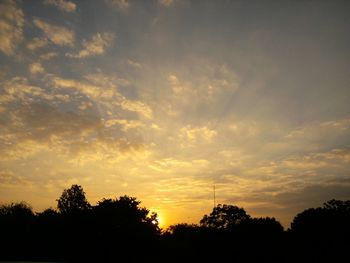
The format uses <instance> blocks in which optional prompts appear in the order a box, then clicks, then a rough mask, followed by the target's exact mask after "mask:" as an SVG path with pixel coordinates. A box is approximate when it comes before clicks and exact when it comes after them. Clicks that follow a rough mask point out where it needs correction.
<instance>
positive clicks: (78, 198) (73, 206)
mask: <svg viewBox="0 0 350 263" xmlns="http://www.w3.org/2000/svg"><path fill="white" fill-rule="evenodd" d="M90 207H91V205H90V204H89V202H88V201H87V199H86V197H85V192H84V190H83V188H82V187H81V186H80V185H77V184H74V185H72V186H71V187H70V188H69V189H65V190H64V191H63V193H62V195H61V197H60V198H59V199H58V200H57V208H58V210H59V212H60V213H62V214H68V213H74V212H78V211H84V210H88V209H89V208H90Z"/></svg>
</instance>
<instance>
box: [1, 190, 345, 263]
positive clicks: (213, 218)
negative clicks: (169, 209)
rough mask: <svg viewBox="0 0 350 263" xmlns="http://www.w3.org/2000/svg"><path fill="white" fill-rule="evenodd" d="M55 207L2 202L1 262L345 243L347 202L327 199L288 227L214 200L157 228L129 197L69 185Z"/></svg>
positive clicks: (301, 253)
mask: <svg viewBox="0 0 350 263" xmlns="http://www.w3.org/2000/svg"><path fill="white" fill-rule="evenodd" d="M57 207H58V210H54V209H52V208H48V209H46V210H44V211H43V212H41V213H36V214H35V213H33V211H32V209H31V207H30V206H29V205H27V204H26V203H24V202H22V203H11V204H7V205H6V204H4V205H0V231H1V232H0V233H1V238H0V247H1V253H0V260H34V261H63V262H67V261H73V262H76V261H97V262H115V261H118V260H121V259H127V261H136V262H139V261H152V262H164V261H166V262H189V261H193V262H199V261H213V262H219V261H225V262H322V261H325V260H326V261H328V262H340V261H341V259H346V258H348V255H347V253H346V252H347V249H348V247H350V241H349V238H348V237H349V236H350V226H349V222H350V201H340V200H330V201H328V202H326V203H324V205H323V206H322V207H318V208H310V209H306V210H304V211H303V212H301V213H299V214H298V215H296V217H295V218H294V220H293V222H292V224H291V228H290V229H289V230H288V231H284V229H283V227H282V225H281V224H280V223H279V222H278V221H277V220H276V219H275V218H270V217H265V218H254V217H251V216H250V215H248V214H247V213H246V211H245V210H244V209H243V208H239V207H237V206H234V205H226V204H224V205H218V206H217V207H215V208H214V209H213V211H212V212H211V213H210V214H209V215H204V216H203V218H202V220H201V221H200V224H199V225H196V224H177V225H173V226H170V227H169V228H168V229H167V230H166V231H163V232H161V229H160V228H159V224H158V220H157V215H156V214H155V213H151V212H150V211H149V210H148V209H147V208H145V207H142V206H141V202H140V201H139V200H137V199H136V198H135V197H130V196H127V195H124V196H121V197H119V198H114V199H102V200H101V201H99V202H98V203H97V204H96V205H94V206H93V205H90V204H89V202H88V201H87V199H86V197H85V193H84V191H83V188H82V187H81V186H79V185H72V187H70V188H69V189H65V190H64V191H63V193H62V195H61V197H60V198H59V199H58V206H57Z"/></svg>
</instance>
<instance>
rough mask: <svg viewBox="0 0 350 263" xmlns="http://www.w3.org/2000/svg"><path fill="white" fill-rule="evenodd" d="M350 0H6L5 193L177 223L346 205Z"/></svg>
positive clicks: (0, 41) (2, 91) (1, 66)
mask: <svg viewBox="0 0 350 263" xmlns="http://www.w3.org/2000/svg"><path fill="white" fill-rule="evenodd" d="M349 13H350V2H347V1H340V0H339V1H317V2H313V1H310V2H307V1H305V2H296V1H278V2H276V1H263V2H262V1H225V0H221V1H209V0H208V1H206V0H203V1H190V0H150V1H137V0H135V1H133V0H104V1H99V2H96V1H90V0H87V1H77V0H43V1H15V0H3V1H0V157H1V158H0V203H8V202H19V201H25V202H28V203H29V204H30V205H31V206H32V207H33V209H34V210H35V211H38V212H39V211H42V210H43V209H45V208H48V207H53V208H56V201H55V200H56V199H57V198H58V197H59V196H60V195H61V193H62V191H63V189H66V188H68V187H70V185H72V184H79V185H82V186H83V188H84V190H85V192H86V196H87V199H88V200H89V202H90V203H91V204H96V202H97V201H99V200H101V199H102V198H116V197H119V196H122V195H125V194H126V195H129V196H133V197H136V198H137V199H138V200H140V201H141V202H142V203H141V205H142V206H145V207H146V208H148V209H149V210H150V211H154V212H157V213H158V214H159V216H160V218H161V220H162V221H163V224H164V225H166V226H169V225H173V224H176V223H196V224H197V223H199V220H200V219H201V218H202V217H203V215H204V214H208V213H210V212H211V211H212V208H213V185H215V187H216V190H215V192H216V204H232V205H236V206H239V207H243V208H244V209H245V210H246V211H247V212H248V213H249V214H250V215H251V216H254V217H265V216H269V217H275V218H276V219H277V220H279V221H280V222H281V224H282V225H283V226H284V227H285V228H286V229H287V228H289V226H290V222H291V221H292V220H293V217H294V216H295V215H296V214H297V213H300V212H302V211H303V210H304V209H306V208H310V207H318V206H321V205H322V204H323V203H324V202H326V201H328V200H331V199H340V200H350V174H349V171H350V169H349V168H350V107H349V101H350V89H349V83H350V74H349V72H348V71H349V68H350V57H349V55H350V35H349V34H348V26H349V24H350V17H349V16H348V14H349Z"/></svg>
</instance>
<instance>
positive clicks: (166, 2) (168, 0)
mask: <svg viewBox="0 0 350 263" xmlns="http://www.w3.org/2000/svg"><path fill="white" fill-rule="evenodd" d="M174 2H175V0H158V3H159V4H161V5H163V6H171V5H172V4H174Z"/></svg>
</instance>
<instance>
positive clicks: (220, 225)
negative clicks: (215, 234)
mask: <svg viewBox="0 0 350 263" xmlns="http://www.w3.org/2000/svg"><path fill="white" fill-rule="evenodd" d="M249 218H250V216H249V215H248V214H247V213H246V211H245V210H244V209H243V208H240V207H237V206H234V205H221V204H219V205H217V206H216V207H214V209H213V211H212V212H211V213H210V215H204V217H203V218H202V219H201V221H200V225H201V226H204V227H210V228H216V229H230V228H233V227H235V226H237V225H239V224H240V223H242V222H244V221H246V220H248V219H249Z"/></svg>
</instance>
